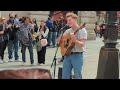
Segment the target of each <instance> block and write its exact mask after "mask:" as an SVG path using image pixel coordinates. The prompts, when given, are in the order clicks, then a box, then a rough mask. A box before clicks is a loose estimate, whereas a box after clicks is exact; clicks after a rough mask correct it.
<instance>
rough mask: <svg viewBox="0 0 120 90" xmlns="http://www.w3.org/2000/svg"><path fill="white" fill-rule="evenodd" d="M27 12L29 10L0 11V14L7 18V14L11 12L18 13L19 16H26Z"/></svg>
mask: <svg viewBox="0 0 120 90" xmlns="http://www.w3.org/2000/svg"><path fill="white" fill-rule="evenodd" d="M28 12H29V11H1V16H4V17H6V19H8V18H9V14H10V13H13V14H18V16H19V18H21V17H23V16H28Z"/></svg>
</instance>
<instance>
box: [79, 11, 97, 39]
mask: <svg viewBox="0 0 120 90" xmlns="http://www.w3.org/2000/svg"><path fill="white" fill-rule="evenodd" d="M78 16H79V23H86V30H87V32H88V40H95V39H96V36H95V32H94V29H95V22H96V12H95V11H79V12H78Z"/></svg>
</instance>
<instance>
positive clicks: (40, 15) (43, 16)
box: [29, 11, 50, 26]
mask: <svg viewBox="0 0 120 90" xmlns="http://www.w3.org/2000/svg"><path fill="white" fill-rule="evenodd" d="M49 13H50V12H49V11H30V12H29V16H30V18H31V19H33V18H36V20H37V24H38V26H39V25H40V21H41V20H47V18H48V15H49Z"/></svg>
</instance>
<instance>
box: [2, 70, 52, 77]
mask: <svg viewBox="0 0 120 90" xmlns="http://www.w3.org/2000/svg"><path fill="white" fill-rule="evenodd" d="M0 79H52V77H51V73H50V71H49V70H47V69H38V68H32V69H17V70H15V69H10V70H2V71H0Z"/></svg>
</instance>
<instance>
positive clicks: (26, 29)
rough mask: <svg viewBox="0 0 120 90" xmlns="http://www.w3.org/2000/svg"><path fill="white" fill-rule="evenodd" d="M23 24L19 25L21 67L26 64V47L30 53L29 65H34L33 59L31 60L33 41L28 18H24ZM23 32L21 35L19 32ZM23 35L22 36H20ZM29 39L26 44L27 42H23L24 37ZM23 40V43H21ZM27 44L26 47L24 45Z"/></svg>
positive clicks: (31, 27) (31, 28)
mask: <svg viewBox="0 0 120 90" xmlns="http://www.w3.org/2000/svg"><path fill="white" fill-rule="evenodd" d="M24 20H25V21H24V23H23V24H22V25H21V27H20V38H22V39H20V42H21V44H22V51H21V52H22V61H23V64H22V65H25V64H26V53H25V51H26V48H27V47H28V50H29V53H30V62H31V65H34V58H33V46H32V41H33V38H32V35H33V32H34V30H33V28H34V27H33V26H32V24H31V23H30V18H29V17H26V18H25V19H24ZM22 31H23V32H24V33H21V32H22ZM22 34H23V35H22ZM25 36H26V37H27V38H29V41H28V43H27V41H26V40H25V38H26V37H25ZM23 40H25V41H23ZM26 43H27V45H26Z"/></svg>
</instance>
